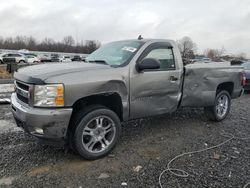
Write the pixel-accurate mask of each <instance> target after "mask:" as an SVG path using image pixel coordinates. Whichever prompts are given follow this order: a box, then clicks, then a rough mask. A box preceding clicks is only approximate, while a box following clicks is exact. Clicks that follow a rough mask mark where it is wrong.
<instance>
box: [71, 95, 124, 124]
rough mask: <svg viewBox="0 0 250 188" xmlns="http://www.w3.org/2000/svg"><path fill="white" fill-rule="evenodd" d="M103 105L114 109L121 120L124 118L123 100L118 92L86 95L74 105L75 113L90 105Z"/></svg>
mask: <svg viewBox="0 0 250 188" xmlns="http://www.w3.org/2000/svg"><path fill="white" fill-rule="evenodd" d="M95 104H96V105H103V106H105V107H107V108H109V109H110V110H112V111H114V112H115V113H116V114H117V115H118V117H119V118H120V120H121V121H122V120H123V115H122V114H123V110H122V100H121V97H120V95H119V94H117V93H105V94H99V95H92V96H88V97H84V98H81V99H79V100H78V101H76V102H75V103H74V105H73V114H75V113H76V112H78V111H79V110H81V109H83V108H85V107H87V106H90V105H95Z"/></svg>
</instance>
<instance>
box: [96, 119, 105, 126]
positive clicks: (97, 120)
mask: <svg viewBox="0 0 250 188" xmlns="http://www.w3.org/2000/svg"><path fill="white" fill-rule="evenodd" d="M103 119H104V118H102V117H98V118H96V125H97V126H99V127H102V126H103Z"/></svg>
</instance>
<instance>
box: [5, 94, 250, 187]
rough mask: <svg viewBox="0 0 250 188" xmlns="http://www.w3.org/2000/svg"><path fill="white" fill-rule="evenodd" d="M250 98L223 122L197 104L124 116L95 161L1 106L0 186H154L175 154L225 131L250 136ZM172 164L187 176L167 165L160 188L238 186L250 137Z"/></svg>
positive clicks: (248, 164) (247, 172) (244, 176)
mask: <svg viewBox="0 0 250 188" xmlns="http://www.w3.org/2000/svg"><path fill="white" fill-rule="evenodd" d="M249 102H250V95H245V96H243V97H241V98H240V99H238V100H234V101H233V104H232V108H231V113H230V115H229V116H228V118H227V119H226V120H224V121H223V122H220V123H214V122H210V121H207V119H206V118H205V117H204V115H203V111H202V109H189V108H185V109H180V110H179V111H178V112H176V113H174V114H171V115H164V116H160V117H154V118H147V119H142V120H137V121H131V122H127V123H124V124H123V134H122V136H121V141H120V142H119V143H118V145H117V147H116V148H115V150H114V151H113V152H112V153H111V154H110V155H109V156H108V157H105V158H103V159H100V160H96V161H86V160H83V159H81V158H80V157H79V156H78V155H77V154H74V153H73V152H72V151H66V150H64V149H62V148H55V147H51V146H42V145H40V144H37V142H36V140H35V139H34V138H32V137H30V136H29V135H27V134H25V133H24V132H23V131H22V130H21V129H19V128H16V127H15V124H14V121H13V119H12V116H11V113H10V107H9V106H8V105H1V106H0V114H1V115H0V187H159V183H158V178H159V175H160V173H161V172H162V171H163V170H164V169H165V168H166V165H167V163H168V162H169V161H170V160H171V159H172V158H173V157H175V156H176V155H179V154H182V153H184V152H188V151H195V150H199V149H203V148H208V147H210V146H213V145H217V144H219V143H221V142H223V141H225V140H227V138H225V137H223V136H222V135H221V132H223V131H225V132H227V133H231V134H233V135H235V136H237V137H250V116H249V112H250V105H249ZM171 167H172V168H179V169H182V170H185V171H186V172H188V173H189V176H188V177H185V178H181V177H176V176H173V175H171V174H169V172H166V173H164V174H163V176H162V179H161V180H162V181H161V182H162V186H163V187H171V188H172V187H173V188H174V187H220V188H223V187H225V188H228V187H243V186H244V185H245V184H246V183H247V182H249V181H250V139H249V140H239V139H233V140H231V141H230V142H228V143H226V144H224V145H223V146H221V147H218V148H215V149H212V150H209V151H205V152H202V153H197V154H192V155H185V156H183V157H181V158H179V159H177V160H175V161H174V162H173V163H172V164H171ZM125 185H127V186H125ZM249 187H250V186H249Z"/></svg>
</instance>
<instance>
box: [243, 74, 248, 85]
mask: <svg viewBox="0 0 250 188" xmlns="http://www.w3.org/2000/svg"><path fill="white" fill-rule="evenodd" d="M246 84H247V75H246V73H245V72H242V86H243V87H244V86H246Z"/></svg>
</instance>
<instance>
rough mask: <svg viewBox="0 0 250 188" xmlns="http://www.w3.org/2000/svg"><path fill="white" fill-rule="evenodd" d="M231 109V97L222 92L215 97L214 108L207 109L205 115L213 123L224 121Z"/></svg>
mask: <svg viewBox="0 0 250 188" xmlns="http://www.w3.org/2000/svg"><path fill="white" fill-rule="evenodd" d="M230 107H231V97H230V95H229V93H228V92H227V91H220V92H218V94H217V95H216V97H215V102H214V106H210V107H205V108H204V112H205V115H206V116H207V117H208V118H209V119H210V120H213V121H222V120H224V119H225V118H226V117H227V115H228V113H229V111H230Z"/></svg>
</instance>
